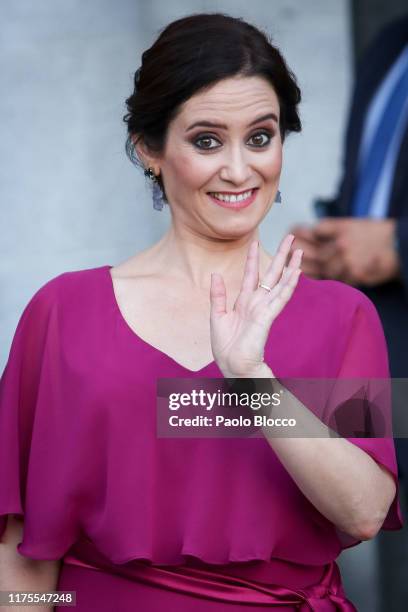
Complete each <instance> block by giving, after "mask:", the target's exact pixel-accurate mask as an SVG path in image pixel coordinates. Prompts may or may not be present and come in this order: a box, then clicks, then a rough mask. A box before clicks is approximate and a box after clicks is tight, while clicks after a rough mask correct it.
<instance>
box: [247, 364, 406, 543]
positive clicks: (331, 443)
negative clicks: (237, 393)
mask: <svg viewBox="0 0 408 612" xmlns="http://www.w3.org/2000/svg"><path fill="white" fill-rule="evenodd" d="M259 378H267V379H269V380H268V383H269V381H270V383H271V389H273V390H274V391H276V390H277V387H276V383H277V380H276V379H275V378H274V376H273V373H272V372H271V370H270V369H269V368H264V370H263V372H262V373H259ZM265 383H266V381H262V383H261V384H260V387H262V391H263V392H265V389H266V387H265ZM279 387H280V388H282V385H280V383H279ZM272 392H273V391H272ZM271 416H272V417H273V418H278V417H287V416H290V417H291V418H295V419H296V432H297V433H296V435H298V436H299V435H301V436H302V437H281V436H280V437H277V436H276V434H274V430H272V428H268V427H263V428H262V432H263V434H264V436H265V438H266V440H267V441H268V443H269V444H270V446H271V448H272V449H273V450H274V451H275V453H276V454H277V456H278V458H279V460H280V461H281V463H282V464H283V466H284V467H285V469H286V470H287V471H288V472H289V474H290V475H291V477H292V478H293V480H294V481H295V482H296V484H297V485H298V487H299V488H300V490H301V491H302V492H303V494H304V495H305V496H306V497H307V498H308V499H309V501H310V502H311V503H312V504H313V505H314V506H315V507H316V508H317V509H318V510H319V512H321V514H323V515H324V516H325V517H326V518H327V519H329V520H330V521H331V522H332V523H334V524H335V525H336V526H337V527H339V528H340V529H341V530H342V531H345V532H346V533H349V534H350V535H352V536H354V537H357V538H358V539H369V538H371V537H374V536H375V534H376V533H377V531H378V530H379V529H380V527H381V525H382V523H383V521H384V519H385V517H386V515H387V512H388V509H389V506H390V504H391V502H392V500H393V498H394V495H395V483H394V480H393V477H392V475H391V474H389V473H388V472H387V470H385V469H384V468H382V467H381V466H379V465H378V464H377V463H376V461H374V459H372V457H370V456H369V455H368V454H367V453H366V452H365V451H363V450H361V449H360V448H358V447H357V446H356V445H354V444H352V443H351V442H349V441H348V440H347V439H345V438H341V437H339V436H338V435H337V434H336V433H335V432H334V431H333V430H330V428H329V427H327V426H326V425H325V424H324V423H322V422H321V421H320V420H319V419H318V418H317V417H316V416H315V415H314V414H313V413H312V412H311V411H310V410H308V409H307V408H306V407H305V406H304V405H303V404H302V403H301V402H300V401H299V400H298V399H297V398H296V397H295V396H294V395H293V394H291V393H290V392H289V391H287V390H285V391H284V395H283V400H282V402H281V404H280V405H279V406H274V407H273V409H272V415H271ZM287 435H290V434H287Z"/></svg>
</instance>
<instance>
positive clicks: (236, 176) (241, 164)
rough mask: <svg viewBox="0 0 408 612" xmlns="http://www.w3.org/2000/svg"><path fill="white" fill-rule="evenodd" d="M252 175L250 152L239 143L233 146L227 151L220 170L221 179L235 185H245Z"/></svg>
mask: <svg viewBox="0 0 408 612" xmlns="http://www.w3.org/2000/svg"><path fill="white" fill-rule="evenodd" d="M250 176H251V168H250V165H249V160H248V152H247V151H246V150H245V149H243V147H242V146H240V145H239V144H238V145H236V146H231V147H230V148H229V149H228V151H226V152H225V159H224V160H223V165H222V168H221V171H220V177H221V179H222V180H223V181H227V182H230V183H233V184H234V185H243V184H244V183H247V182H248V180H249V178H250Z"/></svg>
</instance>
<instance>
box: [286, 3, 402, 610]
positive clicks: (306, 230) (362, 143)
mask: <svg viewBox="0 0 408 612" xmlns="http://www.w3.org/2000/svg"><path fill="white" fill-rule="evenodd" d="M314 204H315V212H316V214H317V216H318V217H319V218H320V220H319V221H318V222H317V223H315V224H314V225H313V226H311V227H310V226H296V227H294V228H292V229H291V232H292V233H293V234H294V235H295V237H296V239H295V241H294V243H293V245H292V249H293V250H294V249H297V248H302V249H303V251H304V255H303V265H302V268H303V271H304V273H305V274H307V275H310V276H312V277H315V278H330V279H337V280H340V281H343V282H346V283H349V284H351V285H353V286H356V287H358V288H359V289H360V290H362V291H363V292H364V293H365V294H366V295H367V296H368V297H369V298H370V299H371V300H372V301H373V302H374V304H375V306H376V308H377V310H378V313H379V315H380V318H381V320H382V324H383V328H384V332H385V336H386V340H387V345H388V351H389V360H390V372H391V376H392V378H408V15H407V16H405V17H404V18H402V19H398V20H396V21H393V22H391V23H390V24H389V25H387V26H386V27H385V28H384V29H383V30H382V31H381V32H380V33H379V35H378V36H377V37H376V38H375V40H374V41H373V43H372V44H371V45H370V46H369V47H368V48H367V50H366V51H365V53H364V54H363V56H362V58H361V60H360V62H359V64H358V66H357V71H356V79H355V87H354V92H353V97H352V102H351V108H350V113H349V120H348V127H347V131H346V138H345V154H344V169H343V176H342V180H341V183H340V187H339V190H338V194H337V197H335V198H333V199H331V200H317V201H316V202H315V203H314ZM398 434H399V432H398V431H397V432H394V435H396V440H395V442H396V451H397V458H398V465H399V471H400V477H401V479H402V484H403V485H404V489H405V504H407V501H406V500H407V491H408V440H407V439H406V438H405V439H404V438H403V437H402V436H401V437H400V438H398ZM405 515H406V510H405ZM404 518H405V520H407V519H406V516H405V517H404ZM390 535H391V536H393V537H394V539H390V538H389V536H390ZM378 541H379V556H380V572H381V576H380V580H381V586H382V595H383V597H382V600H383V602H384V601H385V600H386V601H387V607H386V608H385V607H384V608H381V609H384V610H385V609H386V610H387V612H391V610H392V611H394V610H403V609H404V610H405V607H406V601H407V596H408V593H407V588H408V587H407V584H406V583H407V581H406V577H405V576H404V573H405V572H401V565H403V564H404V563H405V565H407V561H408V550H406V549H405V548H401V538H400V540H399V544H398V543H397V541H396V534H385V536H383V535H381V536H380V537H379V540H378ZM398 546H399V548H398ZM404 546H406V542H405V543H404ZM398 565H399V567H397V566H398ZM391 590H392V591H393V596H392V597H393V600H392V602H391V601H390V591H391ZM385 593H387V598H386V597H385Z"/></svg>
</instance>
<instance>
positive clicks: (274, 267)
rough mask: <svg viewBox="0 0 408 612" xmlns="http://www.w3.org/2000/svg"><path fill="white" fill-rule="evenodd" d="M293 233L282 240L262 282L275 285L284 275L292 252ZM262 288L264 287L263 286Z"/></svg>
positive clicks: (271, 285) (270, 285)
mask: <svg viewBox="0 0 408 612" xmlns="http://www.w3.org/2000/svg"><path fill="white" fill-rule="evenodd" d="M294 238H295V237H294V235H293V234H288V235H287V236H285V237H284V238H283V240H282V241H281V243H280V245H279V247H278V251H277V253H276V255H275V256H274V257H273V260H272V262H271V264H270V265H269V267H268V269H267V270H266V273H265V276H264V278H263V279H262V283H263V284H264V285H268V286H269V287H274V285H275V284H276V283H277V282H278V281H279V279H280V278H281V276H282V273H283V269H284V266H285V263H286V259H287V257H288V255H289V253H290V247H291V245H292V242H293V240H294ZM261 289H262V287H261Z"/></svg>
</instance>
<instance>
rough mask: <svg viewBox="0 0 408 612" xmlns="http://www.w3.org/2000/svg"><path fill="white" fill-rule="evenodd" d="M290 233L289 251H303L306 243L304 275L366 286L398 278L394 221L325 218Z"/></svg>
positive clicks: (298, 227)
mask: <svg viewBox="0 0 408 612" xmlns="http://www.w3.org/2000/svg"><path fill="white" fill-rule="evenodd" d="M291 233H292V234H294V235H295V240H294V242H293V244H292V249H296V248H302V249H303V250H304V251H305V243H308V244H309V251H308V258H307V259H308V261H307V268H306V267H304V266H303V265H302V270H303V272H304V273H305V274H308V275H310V276H313V277H315V278H328V279H335V280H340V281H343V282H346V283H348V284H350V285H366V286H374V285H379V284H381V283H385V282H387V281H390V280H393V279H396V278H398V277H399V273H400V266H399V260H398V254H397V251H396V249H395V242H394V236H395V220H394V219H355V218H352V217H345V218H338V219H333V218H324V219H322V220H321V221H319V222H318V223H317V224H315V225H314V226H313V227H309V228H305V227H301V226H297V227H295V228H294V229H292V230H291ZM305 255H306V251H305Z"/></svg>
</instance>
